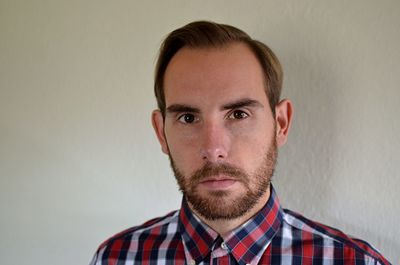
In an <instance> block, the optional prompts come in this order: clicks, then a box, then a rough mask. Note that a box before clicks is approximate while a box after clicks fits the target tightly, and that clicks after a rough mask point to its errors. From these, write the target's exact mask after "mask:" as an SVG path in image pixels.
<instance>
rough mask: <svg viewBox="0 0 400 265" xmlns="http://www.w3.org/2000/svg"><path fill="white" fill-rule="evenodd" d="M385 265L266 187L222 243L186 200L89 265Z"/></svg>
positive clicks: (106, 247) (117, 239) (108, 246)
mask: <svg viewBox="0 0 400 265" xmlns="http://www.w3.org/2000/svg"><path fill="white" fill-rule="evenodd" d="M106 264H107V265H122V264H189V265H194V264H215V265H216V264H221V265H222V264H224V265H225V264H226V265H230V264H243V265H244V264H277V265H279V264H303V265H305V264H343V265H348V264H357V265H358V264H385V265H387V264H390V263H389V262H388V261H387V260H386V259H385V258H384V257H383V256H382V255H381V254H379V253H378V252H377V251H376V250H375V249H374V248H372V247H371V246H370V245H369V244H368V243H366V242H364V241H361V240H358V239H353V238H350V237H348V236H347V235H345V234H343V233H342V232H340V231H338V230H336V229H333V228H331V227H327V226H325V225H321V224H319V223H316V222H313V221H310V220H308V219H306V218H304V217H303V216H301V215H299V214H296V213H294V212H292V211H289V210H283V209H282V208H281V206H280V204H279V200H278V197H277V196H276V193H275V191H274V189H273V188H272V187H271V196H270V199H269V200H268V202H267V203H266V205H265V206H264V208H263V209H262V210H261V211H260V212H259V213H257V214H256V215H255V216H254V217H253V218H252V219H250V220H249V221H247V222H246V223H245V224H243V225H242V226H240V227H238V228H237V229H235V230H234V231H232V232H231V234H230V235H229V236H228V237H227V238H225V239H222V238H221V237H220V236H219V235H218V233H216V232H215V231H213V230H212V229H211V228H210V227H208V226H207V225H206V224H204V223H202V222H201V221H200V220H199V219H198V218H197V217H196V216H195V215H194V214H193V213H192V212H191V211H190V209H189V207H188V205H187V203H186V201H185V200H183V202H182V207H181V209H180V211H175V212H172V213H170V214H168V215H166V216H164V217H161V218H156V219H153V220H150V221H148V222H146V223H145V224H143V225H141V226H137V227H133V228H130V229H128V230H125V231H123V232H121V233H119V234H117V235H115V236H113V237H111V238H110V239H108V240H107V241H105V242H104V243H103V244H102V245H101V246H100V247H99V249H98V250H97V252H96V254H95V256H94V257H93V260H92V262H91V265H106Z"/></svg>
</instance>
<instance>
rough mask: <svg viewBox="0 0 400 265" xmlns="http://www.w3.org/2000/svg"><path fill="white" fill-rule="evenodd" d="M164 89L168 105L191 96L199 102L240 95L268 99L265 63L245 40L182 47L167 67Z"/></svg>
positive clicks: (186, 99)
mask: <svg viewBox="0 0 400 265" xmlns="http://www.w3.org/2000/svg"><path fill="white" fill-rule="evenodd" d="M164 93H165V101H166V104H167V106H168V105H169V104H174V103H188V102H187V101H188V100H189V101H192V102H193V103H196V102H198V101H204V100H208V101H217V100H218V99H219V100H228V101H229V100H236V99H237V98H239V97H247V98H249V97H255V98H257V100H260V101H267V96H266V94H265V82H264V76H263V72H262V68H261V65H260V63H259V62H258V60H257V58H256V56H255V55H254V53H253V52H252V51H251V50H250V48H249V47H248V46H247V45H246V44H243V43H233V44H229V45H226V46H224V47H219V48H188V47H184V48H182V49H181V50H179V51H178V52H177V53H176V54H175V55H174V57H173V58H172V59H171V61H170V63H169V64H168V67H167V69H166V71H165V75H164Z"/></svg>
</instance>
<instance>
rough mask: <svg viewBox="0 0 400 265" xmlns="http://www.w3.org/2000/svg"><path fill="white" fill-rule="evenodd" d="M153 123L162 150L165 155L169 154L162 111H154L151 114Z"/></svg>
mask: <svg viewBox="0 0 400 265" xmlns="http://www.w3.org/2000/svg"><path fill="white" fill-rule="evenodd" d="M151 123H152V125H153V128H154V131H155V133H156V136H157V139H158V141H159V143H160V145H161V150H162V151H163V153H165V154H167V155H168V154H169V150H168V144H167V140H166V138H165V134H164V117H163V116H162V114H161V111H160V110H154V111H153V112H152V114H151Z"/></svg>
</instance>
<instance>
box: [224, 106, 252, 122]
mask: <svg viewBox="0 0 400 265" xmlns="http://www.w3.org/2000/svg"><path fill="white" fill-rule="evenodd" d="M236 111H240V112H242V113H244V114H246V117H244V118H242V119H236V118H234V117H231V116H232V115H233V114H234V113H235V112H236ZM248 117H250V111H248V110H244V109H233V110H231V111H229V112H228V115H227V119H228V120H243V119H246V118H248Z"/></svg>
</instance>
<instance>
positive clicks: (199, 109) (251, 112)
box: [152, 43, 292, 236]
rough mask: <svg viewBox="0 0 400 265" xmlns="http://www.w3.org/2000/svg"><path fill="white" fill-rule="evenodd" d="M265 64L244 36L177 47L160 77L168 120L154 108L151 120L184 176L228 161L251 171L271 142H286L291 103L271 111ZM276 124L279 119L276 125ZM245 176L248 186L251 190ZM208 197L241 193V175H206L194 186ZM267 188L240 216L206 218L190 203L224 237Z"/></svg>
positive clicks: (228, 199) (226, 200) (232, 196)
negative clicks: (222, 42) (225, 41)
mask: <svg viewBox="0 0 400 265" xmlns="http://www.w3.org/2000/svg"><path fill="white" fill-rule="evenodd" d="M263 78H264V77H263V73H262V68H261V66H260V64H259V62H258V61H257V58H256V57H255V56H254V54H253V53H252V52H251V50H250V49H249V48H248V47H247V46H246V45H245V44H243V43H232V44H229V45H227V46H224V47H221V48H187V47H184V48H182V49H181V50H179V51H178V52H177V53H176V54H175V56H174V57H173V58H172V60H171V61H170V63H169V65H168V67H167V69H166V72H165V76H164V89H165V101H166V106H167V111H166V116H165V120H164V119H163V117H162V114H161V112H160V111H159V110H155V111H153V113H152V123H153V127H154V130H155V132H156V135H157V138H158V140H159V142H160V145H161V149H162V151H163V152H164V153H165V154H167V155H169V156H170V157H171V159H172V160H173V162H174V164H175V166H176V167H177V168H178V169H179V171H180V173H181V174H182V175H183V176H184V177H185V178H188V180H189V178H190V176H192V174H193V173H194V172H196V171H197V170H198V169H200V168H202V167H203V166H204V165H205V164H206V163H212V164H220V163H226V164H230V165H233V166H235V167H237V168H239V169H240V170H241V171H243V172H245V173H246V174H248V176H254V175H255V174H256V172H257V170H258V169H259V168H260V167H262V165H263V162H265V160H264V158H265V154H266V152H267V151H268V150H270V148H271V145H272V143H273V141H276V145H277V147H281V146H282V145H284V144H285V142H286V140H287V137H288V132H289V129H290V124H291V118H292V104H291V102H290V101H289V100H286V99H285V100H282V101H281V102H280V103H279V104H278V105H277V106H276V107H275V117H274V116H273V114H272V111H271V108H270V106H269V102H268V98H267V96H266V93H265V87H264V86H265V85H264V84H265V82H264V79H263ZM275 125H276V126H275ZM256 185H257V184H256V182H255V181H254V179H250V180H249V183H248V188H250V189H256V188H257V187H256ZM195 188H196V192H197V193H198V194H199V195H201V196H204V197H205V198H207V197H210V196H214V195H215V194H216V193H217V192H218V191H223V194H224V196H222V197H220V198H219V200H220V201H219V203H221V205H222V206H227V207H228V206H229V205H230V203H232V201H234V200H235V199H238V198H240V197H241V196H243V195H244V194H245V191H246V187H245V185H244V183H243V182H241V181H236V180H235V179H234V178H232V177H230V176H229V175H225V174H217V175H215V176H211V177H208V178H207V179H206V181H203V182H201V183H198V184H197V185H196V187H195ZM269 196H270V189H269V188H268V189H267V190H266V191H265V193H264V194H263V195H262V196H261V197H260V199H259V200H258V201H257V202H256V204H255V205H253V207H252V208H251V209H250V210H249V211H248V212H246V213H245V214H244V215H242V216H240V217H237V218H233V219H216V220H210V219H207V218H206V217H204V216H202V215H201V214H200V213H198V212H196V211H195V209H193V206H192V205H191V204H190V203H189V207H190V208H191V209H192V211H193V212H194V213H195V214H196V215H197V216H198V217H199V218H200V219H201V220H202V221H203V222H205V223H206V224H208V225H209V226H210V227H211V228H213V229H214V230H215V231H216V232H218V233H219V234H220V235H221V236H226V235H228V234H229V232H230V231H232V230H233V229H235V228H236V227H238V226H240V225H241V224H243V223H244V222H246V221H247V220H248V219H250V218H251V217H252V216H253V215H255V214H256V213H257V212H258V211H259V210H260V209H261V208H262V207H263V206H264V205H265V203H266V202H267V200H268V198H269Z"/></svg>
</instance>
